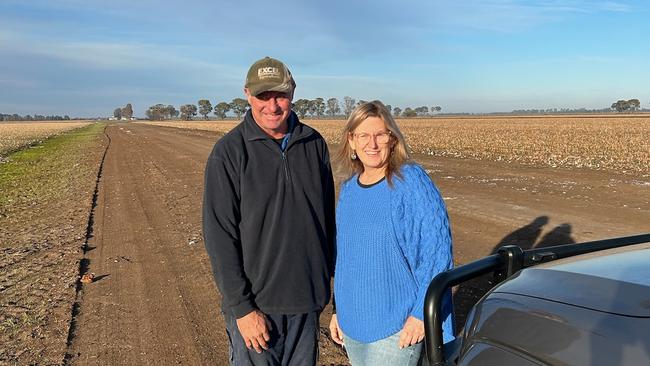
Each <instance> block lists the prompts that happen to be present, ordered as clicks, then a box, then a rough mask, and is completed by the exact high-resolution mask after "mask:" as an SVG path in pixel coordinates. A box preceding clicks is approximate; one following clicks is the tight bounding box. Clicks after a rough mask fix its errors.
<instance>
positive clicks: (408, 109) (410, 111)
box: [403, 107, 418, 118]
mask: <svg viewBox="0 0 650 366" xmlns="http://www.w3.org/2000/svg"><path fill="white" fill-rule="evenodd" d="M403 114H404V117H406V118H413V117H415V116H417V115H418V112H416V111H415V110H413V109H411V107H406V108H405V109H404V113H403Z"/></svg>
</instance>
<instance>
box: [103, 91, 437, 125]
mask: <svg viewBox="0 0 650 366" xmlns="http://www.w3.org/2000/svg"><path fill="white" fill-rule="evenodd" d="M365 102H366V101H365V100H359V101H357V100H356V99H354V98H352V97H348V96H346V97H344V98H343V101H342V102H339V100H338V99H337V98H329V99H327V100H325V99H324V98H316V99H298V100H296V101H294V102H293V103H292V109H293V110H294V111H295V112H296V114H298V116H300V118H305V117H306V116H308V115H309V116H310V117H313V118H322V117H323V116H328V117H329V118H335V117H347V116H349V115H350V113H352V111H353V110H354V108H355V107H357V106H358V105H360V104H363V103H365ZM197 105H198V107H197ZM197 105H195V104H184V105H182V106H180V110H177V109H176V108H175V107H174V106H173V105H164V104H156V105H153V106H151V107H149V109H147V111H146V112H145V115H146V116H147V118H149V119H151V120H166V119H174V118H177V117H179V116H180V118H181V119H184V120H191V119H192V118H193V117H195V116H196V115H197V114H200V115H201V116H203V118H204V119H208V118H209V117H208V115H209V114H210V113H213V114H214V115H215V116H216V117H217V118H219V119H225V118H227V117H228V114H229V113H232V114H233V115H234V116H235V117H236V118H237V119H240V118H241V116H242V115H243V114H244V113H246V111H247V110H248V108H249V107H250V106H249V104H248V101H247V100H246V99H243V98H235V99H233V100H232V101H230V102H225V101H224V102H218V103H215V105H214V106H213V105H212V103H211V102H210V101H209V100H208V99H201V100H199V101H198V102H197ZM129 106H130V104H129ZM386 107H387V108H388V110H389V111H390V112H391V113H392V114H393V115H394V116H395V117H419V116H427V115H429V112H430V113H436V112H440V111H441V110H442V108H441V107H440V106H432V107H427V106H421V107H417V108H411V107H406V108H404V109H402V108H400V107H395V108H393V107H392V106H391V105H386ZM115 112H116V113H117V109H116V110H115Z"/></svg>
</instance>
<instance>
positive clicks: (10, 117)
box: [0, 113, 70, 121]
mask: <svg viewBox="0 0 650 366" xmlns="http://www.w3.org/2000/svg"><path fill="white" fill-rule="evenodd" d="M69 120H70V117H69V116H68V115H65V116H63V117H61V116H58V115H57V116H43V115H40V114H35V115H33V116H32V115H29V114H27V115H24V116H21V115H19V114H16V113H14V114H4V113H0V121H69Z"/></svg>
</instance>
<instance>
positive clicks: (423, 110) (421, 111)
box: [415, 106, 429, 116]
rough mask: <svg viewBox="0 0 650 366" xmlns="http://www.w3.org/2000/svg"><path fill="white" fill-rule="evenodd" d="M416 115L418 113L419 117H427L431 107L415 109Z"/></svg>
mask: <svg viewBox="0 0 650 366" xmlns="http://www.w3.org/2000/svg"><path fill="white" fill-rule="evenodd" d="M415 113H417V115H418V116H426V115H427V114H428V113H429V107H425V106H422V107H417V108H415Z"/></svg>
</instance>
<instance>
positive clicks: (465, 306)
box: [453, 215, 549, 332]
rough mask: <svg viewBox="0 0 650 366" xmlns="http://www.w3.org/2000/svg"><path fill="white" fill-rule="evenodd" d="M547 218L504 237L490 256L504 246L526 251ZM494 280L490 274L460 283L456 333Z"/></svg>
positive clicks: (538, 218)
mask: <svg viewBox="0 0 650 366" xmlns="http://www.w3.org/2000/svg"><path fill="white" fill-rule="evenodd" d="M548 221H549V218H548V216H545V215H543V216H538V217H536V218H535V219H533V221H531V222H530V223H528V224H526V225H524V226H522V227H520V228H519V229H516V230H515V231H513V232H511V233H510V234H508V235H506V236H504V237H503V239H501V240H500V241H499V243H497V244H496V245H495V246H494V248H493V249H492V252H491V253H490V254H495V253H496V252H497V251H498V250H499V248H501V247H502V246H504V245H517V246H519V247H520V248H521V249H523V250H526V249H530V248H532V247H533V245H534V244H535V241H537V238H538V237H539V235H540V234H541V233H542V228H543V226H544V225H546V224H548ZM494 284H495V283H494V279H493V276H492V274H491V273H488V274H485V275H483V276H480V277H477V278H474V279H472V280H469V281H466V282H463V283H461V284H460V285H458V286H457V287H456V288H455V291H454V295H453V303H454V320H455V323H456V327H457V328H458V329H456V331H457V332H458V331H460V330H461V328H462V326H463V325H464V324H465V319H466V318H467V314H468V313H469V311H470V309H471V308H472V306H474V304H476V303H477V302H478V300H480V299H481V298H482V297H483V296H484V295H485V294H486V293H487V292H488V291H490V289H491V288H492V287H494Z"/></svg>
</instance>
